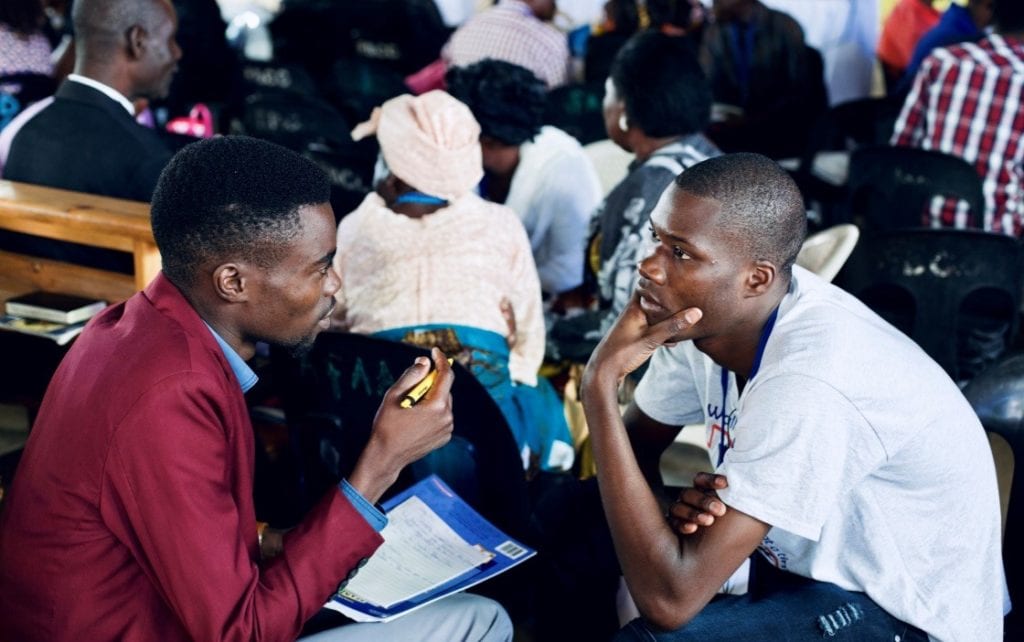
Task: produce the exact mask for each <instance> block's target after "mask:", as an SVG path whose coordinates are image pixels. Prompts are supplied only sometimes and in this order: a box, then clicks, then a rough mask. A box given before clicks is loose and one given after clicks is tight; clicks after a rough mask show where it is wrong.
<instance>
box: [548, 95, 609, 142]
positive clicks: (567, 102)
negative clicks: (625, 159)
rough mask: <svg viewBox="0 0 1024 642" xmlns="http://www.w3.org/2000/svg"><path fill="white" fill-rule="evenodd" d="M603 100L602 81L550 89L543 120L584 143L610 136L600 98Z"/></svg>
mask: <svg viewBox="0 0 1024 642" xmlns="http://www.w3.org/2000/svg"><path fill="white" fill-rule="evenodd" d="M602 100H604V84H603V82H591V83H587V84H580V85H565V86H564V87H558V88H557V89H553V90H551V92H550V93H548V104H547V107H546V108H545V110H544V124H546V125H554V126H555V127H557V128H559V129H561V130H562V131H564V132H566V133H567V134H569V135H570V136H572V137H573V138H575V139H576V140H578V141H579V142H580V144H581V145H586V144H587V143H592V142H594V141H596V140H601V139H602V138H607V137H608V132H607V131H605V128H604V116H602V112H601V102H602Z"/></svg>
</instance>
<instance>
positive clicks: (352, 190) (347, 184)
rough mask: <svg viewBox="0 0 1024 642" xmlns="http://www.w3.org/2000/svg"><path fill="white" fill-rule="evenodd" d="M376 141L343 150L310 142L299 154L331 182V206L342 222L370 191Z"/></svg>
mask: <svg viewBox="0 0 1024 642" xmlns="http://www.w3.org/2000/svg"><path fill="white" fill-rule="evenodd" d="M376 141H377V139H376V138H373V137H370V138H366V139H364V140H361V141H359V142H357V143H356V142H353V143H350V144H348V145H345V146H343V147H337V146H329V145H323V144H320V143H313V144H311V145H309V146H308V147H307V148H306V149H305V150H304V151H303V152H302V155H303V156H305V157H306V158H308V159H310V160H311V161H313V162H314V163H316V164H317V165H319V166H320V168H321V169H323V170H324V172H326V173H327V177H328V178H329V179H330V181H331V207H332V208H333V209H334V217H335V219H337V220H339V221H340V220H341V219H342V217H344V216H345V215H346V214H348V213H349V212H351V211H352V210H354V209H356V207H358V206H359V204H360V203H362V202H363V199H364V198H365V197H366V195H367V194H369V193H370V192H371V191H372V190H373V168H374V164H375V163H376V162H377V151H378V149H379V147H378V145H377V142H376Z"/></svg>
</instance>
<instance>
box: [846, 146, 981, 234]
mask: <svg viewBox="0 0 1024 642" xmlns="http://www.w3.org/2000/svg"><path fill="white" fill-rule="evenodd" d="M846 185H847V197H846V208H847V213H848V217H849V219H850V220H852V221H853V222H855V223H857V224H858V225H859V226H860V227H861V229H862V231H864V232H867V233H870V232H881V231H888V230H897V229H904V228H912V227H927V226H928V225H929V221H928V207H929V205H930V203H931V199H932V197H934V196H947V197H954V198H959V199H962V200H964V201H966V202H967V204H968V206H969V211H968V217H969V220H968V227H979V221H980V220H981V218H982V216H983V215H984V212H985V196H984V193H983V192H982V183H981V177H979V176H978V172H977V171H976V170H975V169H974V166H973V165H971V164H970V163H968V162H967V161H965V160H963V159H962V158H958V157H956V156H951V155H949V154H944V153H942V152H936V151H928V150H923V149H915V148H911V147H888V146H877V147H863V148H860V149H857V150H855V151H854V152H853V153H852V155H851V156H850V174H849V178H848V179H847V183H846Z"/></svg>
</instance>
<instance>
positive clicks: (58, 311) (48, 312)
mask: <svg viewBox="0 0 1024 642" xmlns="http://www.w3.org/2000/svg"><path fill="white" fill-rule="evenodd" d="M105 307H107V302H106V301H102V300H99V299H91V298H88V297H82V296H75V295H73V294H62V293H60V292H42V291H36V292H29V293H28V294H23V295H21V296H15V297H11V298H9V299H7V304H6V307H5V310H6V312H7V314H9V315H11V316H15V317H21V318H23V319H38V320H40V321H52V322H53V323H61V324H65V325H70V324H75V323H80V322H82V321H88V320H89V319H91V318H92V317H94V316H95V315H97V314H98V313H99V312H101V311H102V310H103V308H105Z"/></svg>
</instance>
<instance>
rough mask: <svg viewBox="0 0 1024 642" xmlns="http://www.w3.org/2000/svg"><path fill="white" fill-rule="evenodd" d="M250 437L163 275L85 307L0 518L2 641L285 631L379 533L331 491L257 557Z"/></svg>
mask: <svg viewBox="0 0 1024 642" xmlns="http://www.w3.org/2000/svg"><path fill="white" fill-rule="evenodd" d="M254 439H255V437H254V434H253V428H252V424H251V423H250V422H249V415H248V411H247V408H246V403H245V398H244V397H243V396H242V389H241V386H240V385H239V383H238V379H237V378H236V377H235V375H234V373H233V372H232V370H231V366H230V365H229V364H228V361H227V358H226V357H225V356H224V353H223V351H222V350H221V348H220V346H218V344H217V342H216V339H214V337H213V334H212V333H211V332H210V330H209V328H208V327H207V326H206V325H205V324H204V323H203V321H202V319H201V318H200V317H199V315H198V314H197V313H196V312H195V310H194V309H193V308H192V307H191V306H190V305H189V303H188V301H186V300H185V297H184V296H182V294H181V292H180V291H178V289H177V288H176V287H175V286H174V285H173V284H171V283H170V281H168V280H167V279H166V278H164V276H163V275H162V274H161V275H159V276H158V277H157V278H156V279H154V280H153V282H152V283H150V284H149V286H148V287H147V288H146V289H145V291H143V292H139V293H138V294H136V295H135V296H133V297H132V298H130V299H128V300H127V301H126V302H124V303H121V304H119V305H115V306H112V307H109V308H107V309H106V310H105V311H104V312H102V313H100V314H99V315H98V316H96V317H95V318H94V319H93V320H92V321H91V322H90V323H89V326H88V327H87V328H86V329H85V331H84V332H83V333H82V335H81V336H80V337H78V339H77V340H76V341H75V343H74V345H73V346H72V347H71V350H70V351H69V352H68V354H67V356H66V357H65V358H64V361H63V362H62V363H61V365H60V368H59V369H58V370H57V373H56V374H55V375H54V377H53V381H51V383H50V387H49V390H48V391H47V395H46V398H45V399H44V401H43V405H42V407H41V408H40V411H39V416H38V418H37V420H36V422H35V424H34V425H33V427H32V435H31V437H30V438H29V441H28V444H27V446H26V448H25V453H24V455H23V456H22V459H21V462H20V464H19V466H18V481H17V484H16V486H15V487H12V489H11V493H10V497H9V498H8V499H7V500H6V505H5V506H4V507H3V508H4V510H3V511H2V512H0V595H3V596H4V606H3V608H0V631H2V632H3V633H0V637H2V638H3V639H5V640H7V639H10V640H49V641H59V640H79V639H89V640H114V639H117V640H123V641H127V642H141V641H148V640H164V641H178V640H181V641H184V640H227V639H232V640H256V639H260V640H264V639H271V640H284V639H291V640H294V639H295V637H296V636H297V635H298V634H299V629H300V627H301V626H302V623H303V622H304V621H305V620H306V619H308V618H309V617H310V616H311V615H313V614H314V613H315V612H317V610H319V609H320V607H321V606H322V605H323V603H324V602H325V601H326V599H327V598H328V597H329V596H330V594H331V592H332V591H334V590H336V588H337V586H338V582H339V581H342V580H344V579H345V578H346V577H347V576H349V575H350V574H351V573H352V572H353V570H354V569H356V568H357V567H358V566H360V565H361V561H362V560H364V559H365V558H366V557H368V556H369V555H371V554H372V553H373V552H374V551H375V550H376V548H377V547H378V546H379V545H380V543H381V542H382V541H383V540H382V539H381V536H380V535H379V534H377V533H376V532H374V530H373V528H372V527H371V526H370V525H369V524H368V523H367V522H366V520H365V519H364V518H363V517H362V516H361V515H360V514H359V512H358V511H357V510H356V508H355V507H353V506H352V504H350V503H349V502H348V500H346V499H345V497H344V495H343V494H342V493H341V491H339V490H338V489H337V488H332V489H331V490H330V491H329V492H328V493H327V495H326V496H325V497H324V498H323V500H322V501H321V502H320V503H319V504H318V505H317V506H316V507H315V508H313V510H312V511H310V513H309V515H307V517H306V518H305V520H303V522H302V523H301V524H300V525H299V526H298V527H296V528H295V529H294V530H292V531H291V532H289V533H288V535H287V536H286V537H285V547H284V551H283V553H282V554H281V556H280V557H278V558H275V559H274V560H273V561H272V562H270V563H267V564H260V562H259V549H258V544H257V538H256V514H255V508H254V504H253V465H254V457H255V453H254V448H255V445H254Z"/></svg>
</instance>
